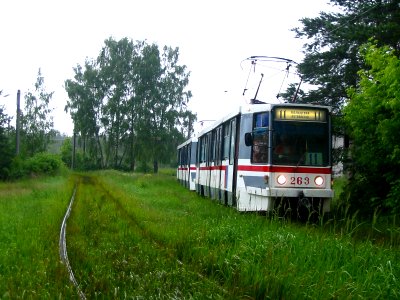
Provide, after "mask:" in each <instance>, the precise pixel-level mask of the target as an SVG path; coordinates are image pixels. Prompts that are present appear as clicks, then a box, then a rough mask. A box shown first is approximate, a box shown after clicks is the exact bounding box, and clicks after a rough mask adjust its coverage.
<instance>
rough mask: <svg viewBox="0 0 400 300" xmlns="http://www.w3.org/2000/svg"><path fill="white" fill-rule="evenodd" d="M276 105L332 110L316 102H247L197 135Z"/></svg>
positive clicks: (269, 109)
mask: <svg viewBox="0 0 400 300" xmlns="http://www.w3.org/2000/svg"><path fill="white" fill-rule="evenodd" d="M275 106H280V107H282V106H286V107H291V106H293V107H314V108H327V109H328V110H329V111H331V108H330V107H329V106H323V105H314V104H300V103H265V104H247V105H242V106H238V107H236V108H235V109H234V110H232V111H231V112H230V113H228V114H226V115H225V116H223V117H222V118H221V119H219V120H217V121H215V122H214V123H212V124H211V125H209V126H207V127H206V128H204V129H203V130H201V131H200V132H199V133H198V135H197V136H198V137H200V136H202V135H204V134H205V133H207V132H209V131H211V130H212V129H214V128H216V127H218V126H219V125H220V124H222V123H224V122H226V121H228V120H230V119H231V118H233V117H235V116H237V115H239V114H252V113H257V112H263V111H271V110H272V108H273V107H275Z"/></svg>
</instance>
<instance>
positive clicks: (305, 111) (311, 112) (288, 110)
mask: <svg viewBox="0 0 400 300" xmlns="http://www.w3.org/2000/svg"><path fill="white" fill-rule="evenodd" d="M275 120H276V121H314V122H326V110H323V109H309V108H301V107H300V108H299V107H297V108H292V107H280V108H277V109H276V110H275Z"/></svg>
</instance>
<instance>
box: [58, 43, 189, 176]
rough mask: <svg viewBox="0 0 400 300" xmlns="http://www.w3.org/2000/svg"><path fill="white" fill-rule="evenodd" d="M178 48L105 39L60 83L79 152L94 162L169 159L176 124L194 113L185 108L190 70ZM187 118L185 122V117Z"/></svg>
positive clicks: (122, 163) (121, 163)
mask: <svg viewBox="0 0 400 300" xmlns="http://www.w3.org/2000/svg"><path fill="white" fill-rule="evenodd" d="M178 57H179V51H178V48H176V49H172V48H169V47H164V48H163V50H162V52H160V50H159V48H158V46H157V45H155V44H152V45H149V44H147V43H146V42H136V43H134V42H133V41H131V40H128V39H127V38H124V39H121V40H119V41H115V40H114V39H112V38H109V39H107V40H106V41H105V45H104V47H103V48H102V50H101V51H100V53H99V56H98V57H97V59H95V60H86V62H85V65H84V67H82V66H80V65H78V66H77V67H76V68H75V69H74V72H75V76H74V79H68V80H66V82H65V86H66V91H67V92H68V95H69V101H68V103H67V106H66V110H67V111H69V112H70V114H71V117H72V119H73V121H74V126H75V132H76V133H77V134H78V135H79V137H80V140H81V141H82V144H83V145H84V147H83V153H84V155H85V156H86V157H89V158H90V159H92V160H93V165H97V166H99V167H114V168H124V166H126V165H128V166H130V168H131V169H134V166H135V162H136V160H138V161H143V163H148V162H150V161H152V162H153V161H154V162H155V164H156V162H157V163H158V161H159V160H160V161H161V162H169V161H170V160H171V159H172V157H173V158H175V149H176V145H177V144H178V143H179V142H181V141H182V139H183V137H182V134H181V133H180V132H179V130H178V128H188V129H187V130H188V131H189V132H191V131H192V130H193V129H192V128H191V127H190V126H187V125H188V124H187V123H188V122H187V120H188V119H191V120H192V121H193V120H194V119H195V116H194V115H193V114H192V113H191V112H189V111H188V110H187V108H186V104H187V102H188V101H189V99H190V98H191V92H190V91H186V86H187V84H188V79H189V73H188V72H187V70H186V66H181V65H179V64H178ZM189 123H190V122H189Z"/></svg>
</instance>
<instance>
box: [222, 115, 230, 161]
mask: <svg viewBox="0 0 400 300" xmlns="http://www.w3.org/2000/svg"><path fill="white" fill-rule="evenodd" d="M229 125H230V124H229V123H226V124H224V152H223V159H227V158H228V157H229V142H230V141H229V137H230V126H229Z"/></svg>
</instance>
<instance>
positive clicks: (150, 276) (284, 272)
mask: <svg viewBox="0 0 400 300" xmlns="http://www.w3.org/2000/svg"><path fill="white" fill-rule="evenodd" d="M91 185H92V188H93V189H94V190H93V191H90V192H88V196H87V197H86V196H85V197H84V196H83V195H79V198H78V199H79V200H78V203H81V204H80V205H82V206H85V208H83V207H82V208H79V206H78V205H79V204H77V207H76V210H75V213H76V214H75V215H74V219H75V220H76V223H75V225H74V226H76V230H77V234H75V235H74V236H73V237H72V239H73V240H74V246H73V247H72V248H73V249H75V250H74V257H73V258H71V260H74V259H75V260H79V263H78V265H84V262H85V263H86V264H88V262H91V264H90V265H87V266H85V267H84V268H82V269H80V271H79V272H80V274H79V276H77V277H80V278H82V279H81V280H82V281H83V282H85V285H84V292H85V293H86V294H88V295H90V296H94V295H103V296H106V297H110V296H111V294H112V293H114V294H113V295H117V296H118V297H123V295H125V294H124V293H126V294H127V295H129V296H135V297H144V298H149V297H152V296H153V297H157V296H155V295H159V296H160V295H164V296H165V298H173V297H178V298H191V297H193V298H207V297H209V298H229V299H235V298H237V299H243V298H247V297H248V298H256V299H263V298H272V299H281V298H285V299H298V298H301V299H303V298H311V299H326V298H340V299H341V298H364V299H370V298H385V299H388V298H397V297H399V296H400V289H399V287H398V284H397V283H398V282H397V281H398V278H399V272H400V270H399V265H398V261H399V254H398V248H396V249H394V248H392V249H391V248H387V247H379V246H377V245H375V244H374V243H373V242H372V241H370V240H354V239H353V238H352V236H351V235H348V234H336V233H330V232H327V231H324V230H322V229H321V228H319V227H317V226H314V225H313V226H311V225H305V224H300V225H299V224H290V223H285V222H280V221H277V220H275V219H274V218H267V217H262V216H259V215H257V214H252V213H250V214H243V213H238V212H236V211H235V210H233V209H231V208H227V207H223V206H220V205H218V204H216V203H215V202H213V201H211V200H209V199H206V198H200V197H198V196H197V195H196V194H195V193H193V192H189V191H187V190H186V189H184V188H183V187H181V186H178V184H177V183H176V180H175V178H174V177H173V176H171V175H131V176H129V175H123V174H120V173H117V172H105V173H101V174H100V176H99V177H93V181H92V182H91ZM83 190H85V191H87V190H88V187H85V188H84V189H83ZM97 194H98V196H95V197H94V196H93V195H97ZM83 199H85V200H83ZM90 203H92V204H90ZM85 210H86V211H85ZM78 212H80V213H79V215H80V216H78V215H77V213H78ZM88 216H89V217H88ZM92 218H93V220H98V221H96V222H98V223H96V222H95V221H92V222H90V224H93V227H92V226H90V228H91V229H90V230H89V229H87V228H86V227H85V230H89V231H88V232H86V233H83V232H82V228H83V227H84V226H89V225H88V222H87V220H88V219H90V220H92ZM78 220H80V221H78ZM79 228H80V229H79ZM79 230H81V231H80V232H79V233H78V231H79ZM79 236H81V239H78V237H79ZM114 238H115V240H114ZM102 239H104V240H102ZM84 241H88V243H85V242H84ZM96 241H97V242H96ZM79 249H81V250H80V251H79ZM121 261H122V262H124V263H123V264H122V266H121V263H120V264H119V265H118V268H116V267H115V266H113V264H115V263H116V262H121ZM92 262H93V264H92ZM78 268H79V267H78ZM98 268H100V269H102V270H98ZM120 268H122V272H121V269H120ZM94 274H96V275H94ZM104 274H107V276H108V279H107V280H106V279H105V276H104ZM127 274H130V276H129V275H127ZM181 274H183V275H182V276H181ZM135 275H136V277H135ZM121 276H128V277H124V278H123V280H122V278H121ZM93 280H94V281H93ZM98 280H99V282H98ZM78 281H79V279H78ZM94 287H97V289H95V288H94ZM116 287H118V289H117V290H115V288H116ZM123 291H124V292H123Z"/></svg>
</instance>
